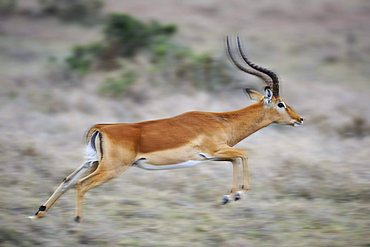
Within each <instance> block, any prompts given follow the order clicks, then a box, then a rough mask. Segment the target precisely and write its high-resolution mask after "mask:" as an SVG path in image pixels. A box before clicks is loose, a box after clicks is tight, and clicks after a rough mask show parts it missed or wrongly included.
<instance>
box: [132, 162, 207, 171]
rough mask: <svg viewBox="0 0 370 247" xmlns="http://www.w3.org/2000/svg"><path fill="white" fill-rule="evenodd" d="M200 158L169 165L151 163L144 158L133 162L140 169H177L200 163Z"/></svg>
mask: <svg viewBox="0 0 370 247" xmlns="http://www.w3.org/2000/svg"><path fill="white" fill-rule="evenodd" d="M202 162H203V161H202V160H189V161H185V162H181V163H177V164H171V165H153V164H150V163H147V162H146V161H145V160H138V161H136V162H135V166H136V167H139V168H141V169H145V170H151V171H155V170H172V169H179V168H190V167H193V166H196V165H198V164H200V163H202Z"/></svg>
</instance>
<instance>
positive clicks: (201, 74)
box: [66, 14, 231, 97]
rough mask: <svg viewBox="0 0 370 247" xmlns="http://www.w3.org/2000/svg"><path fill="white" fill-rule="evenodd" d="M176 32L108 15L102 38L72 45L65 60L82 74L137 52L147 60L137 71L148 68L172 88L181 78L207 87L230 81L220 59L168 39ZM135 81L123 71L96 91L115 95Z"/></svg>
mask: <svg viewBox="0 0 370 247" xmlns="http://www.w3.org/2000/svg"><path fill="white" fill-rule="evenodd" d="M176 31H177V28H176V26H174V25H172V24H170V25H163V24H160V23H158V22H156V21H152V22H142V21H140V20H138V19H136V18H134V17H132V16H130V15H127V14H111V15H110V16H109V17H108V18H107V20H106V22H105V25H104V31H103V34H104V37H103V39H102V41H100V42H97V43H93V44H89V45H85V46H76V47H74V48H73V51H72V54H71V56H69V57H68V58H67V59H66V62H67V64H68V67H69V68H70V69H71V70H76V71H78V72H79V73H80V74H86V73H87V72H88V71H89V70H90V69H91V68H92V67H95V68H100V69H110V70H112V69H118V67H119V66H118V65H119V64H120V63H121V62H124V59H132V57H133V56H135V55H136V54H137V53H139V52H140V53H141V54H143V55H144V56H145V57H147V58H148V61H149V62H150V63H149V66H148V64H144V67H142V66H141V68H140V69H139V68H138V69H137V70H140V71H141V72H142V71H151V72H152V73H154V74H153V77H155V80H156V81H163V82H171V84H172V85H174V86H175V87H176V86H179V83H177V82H181V83H183V82H184V81H185V82H188V83H191V84H192V85H193V86H195V87H197V88H199V89H207V90H217V89H219V88H220V86H222V85H225V84H227V83H228V82H230V81H231V74H229V73H228V70H227V68H228V67H227V66H226V65H225V64H224V62H222V61H221V60H220V59H218V58H215V57H214V56H212V55H211V54H208V53H195V52H194V51H192V50H191V49H190V48H189V47H186V46H184V45H182V44H180V43H178V42H176V41H174V40H172V39H171V38H172V36H173V35H174V34H175V33H176ZM119 59H121V61H120V63H119ZM122 59H123V60H122ZM222 59H223V58H222ZM148 67H149V68H148ZM135 70H136V69H132V71H135ZM138 74H139V73H138ZM135 80H136V75H135V74H134V73H132V72H124V73H123V75H121V76H120V77H118V78H108V79H107V80H105V82H104V83H103V84H102V86H101V87H100V89H99V92H100V93H102V94H104V95H108V96H115V97H117V96H119V95H121V94H122V93H123V92H124V91H125V90H126V89H127V88H128V87H129V86H130V85H131V84H132V83H134V82H135Z"/></svg>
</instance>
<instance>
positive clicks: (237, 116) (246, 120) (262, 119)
mask: <svg viewBox="0 0 370 247" xmlns="http://www.w3.org/2000/svg"><path fill="white" fill-rule="evenodd" d="M269 113H270V109H268V108H265V107H264V105H263V102H257V103H255V104H253V105H250V106H248V107H245V108H243V109H240V110H236V111H232V112H228V113H224V115H223V119H225V120H226V122H227V125H228V126H229V128H230V131H229V133H230V136H229V138H228V139H229V140H228V145H230V146H234V145H235V144H237V143H238V142H240V141H241V140H243V139H244V138H246V137H247V136H249V135H251V134H253V133H254V132H256V131H258V130H259V129H262V128H264V127H266V126H268V125H270V124H271V123H273V122H274V119H272V118H271V114H269Z"/></svg>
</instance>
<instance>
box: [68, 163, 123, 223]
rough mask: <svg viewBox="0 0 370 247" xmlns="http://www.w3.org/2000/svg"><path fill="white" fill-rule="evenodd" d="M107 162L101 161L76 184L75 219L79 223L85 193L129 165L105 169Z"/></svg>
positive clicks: (115, 175) (113, 176) (117, 174)
mask: <svg viewBox="0 0 370 247" xmlns="http://www.w3.org/2000/svg"><path fill="white" fill-rule="evenodd" d="M106 167H109V166H107V164H106V163H105V161H101V164H100V165H99V166H98V168H97V169H96V170H95V171H94V172H93V173H92V174H90V175H89V176H87V177H85V178H83V179H81V180H80V181H79V182H78V183H77V184H76V217H75V221H76V222H77V223H79V222H80V221H81V217H82V205H83V198H84V195H85V193H86V192H87V191H88V190H90V189H92V188H94V187H97V186H99V185H101V184H103V183H105V182H107V181H109V180H111V179H112V178H115V177H117V176H119V175H120V174H121V173H122V172H123V171H125V170H126V169H127V168H128V167H129V166H121V167H119V168H116V169H113V168H112V167H114V166H110V169H107V168H106Z"/></svg>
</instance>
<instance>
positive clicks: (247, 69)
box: [226, 36, 273, 87]
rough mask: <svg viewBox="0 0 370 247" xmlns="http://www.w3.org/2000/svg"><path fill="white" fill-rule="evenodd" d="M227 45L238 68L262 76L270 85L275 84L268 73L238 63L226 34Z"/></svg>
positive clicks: (230, 55)
mask: <svg viewBox="0 0 370 247" xmlns="http://www.w3.org/2000/svg"><path fill="white" fill-rule="evenodd" d="M226 47H227V52H228V54H229V57H230V59H231V61H232V62H233V63H234V65H235V66H236V67H237V68H238V69H240V70H241V71H244V72H246V73H248V74H251V75H255V76H257V77H259V78H261V79H262V80H263V81H264V82H265V83H266V84H267V85H268V86H270V87H271V86H273V81H272V79H271V78H270V77H269V76H268V75H267V74H266V73H263V72H261V71H259V70H257V69H255V68H254V69H250V68H248V67H243V66H242V65H241V64H240V63H238V61H237V60H236V59H235V57H234V56H233V54H232V52H231V48H230V42H229V36H226ZM243 59H244V58H243ZM248 65H249V66H251V65H250V64H248ZM251 67H252V66H251ZM252 68H253V67H252Z"/></svg>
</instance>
